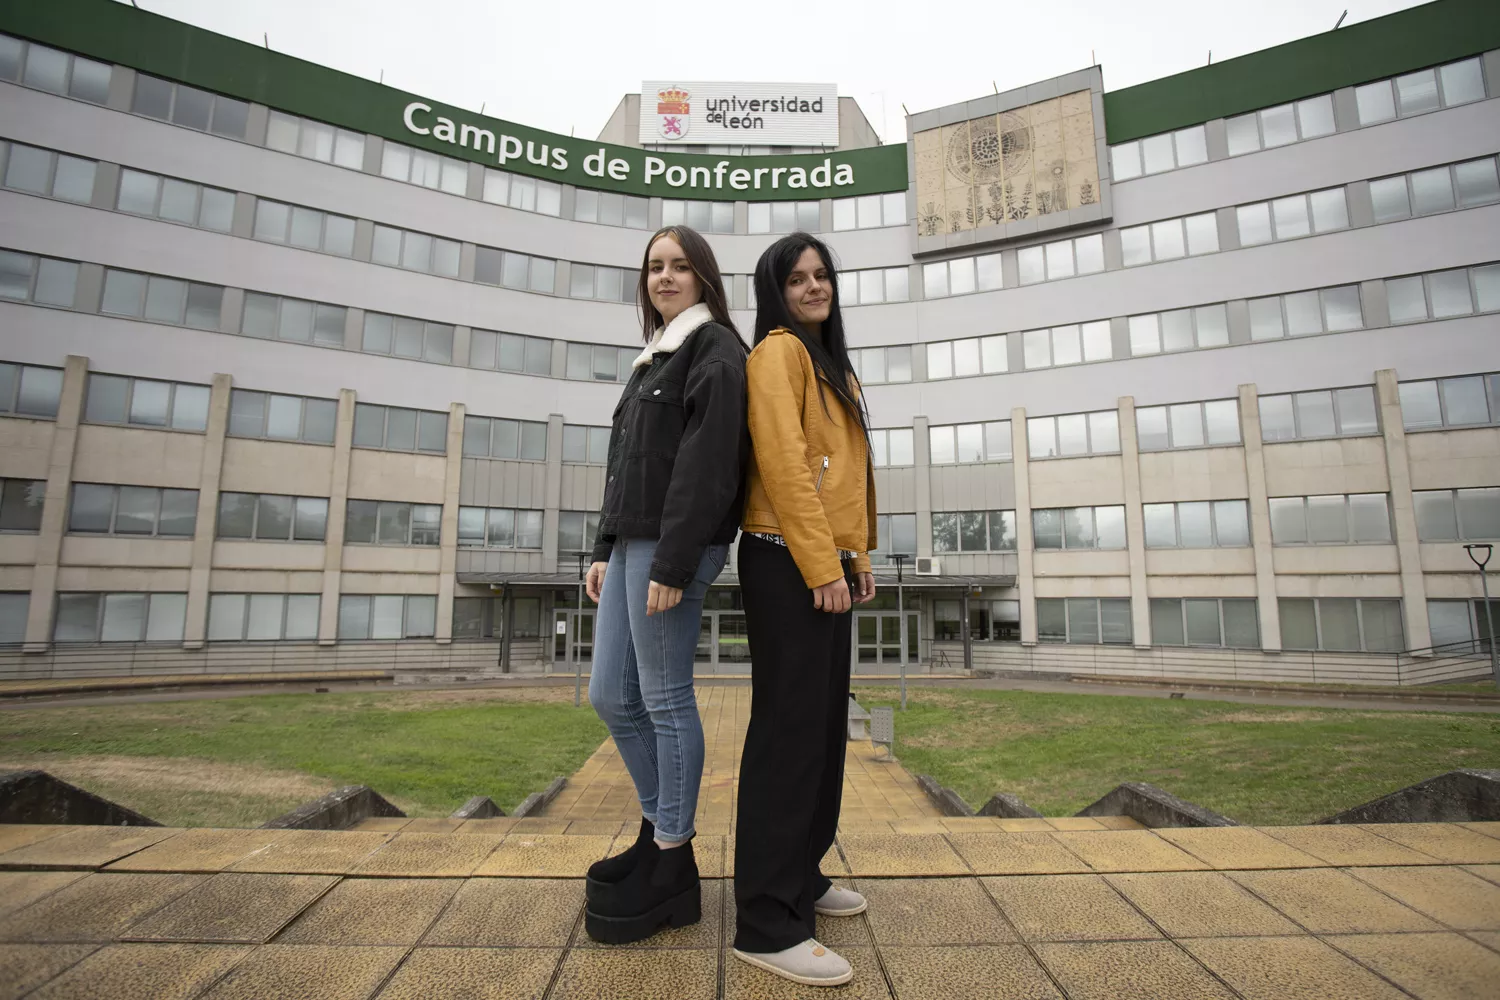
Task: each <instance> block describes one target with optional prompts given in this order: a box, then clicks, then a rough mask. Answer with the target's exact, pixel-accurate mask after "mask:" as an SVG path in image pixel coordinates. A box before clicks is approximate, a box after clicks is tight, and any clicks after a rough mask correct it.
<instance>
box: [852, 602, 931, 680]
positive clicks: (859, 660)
mask: <svg viewBox="0 0 1500 1000" xmlns="http://www.w3.org/2000/svg"><path fill="white" fill-rule="evenodd" d="M901 614H902V613H901V612H899V611H895V610H891V611H856V612H855V613H854V662H855V664H856V665H857V666H863V667H866V668H869V667H876V666H881V667H896V666H900V665H901V664H902V663H903V662H905V663H907V664H912V663H916V662H917V650H918V649H919V648H920V645H919V643H920V638H921V637H920V634H919V622H920V621H921V615H920V614H918V613H917V612H915V611H908V612H906V650H905V654H906V655H905V658H904V659H903V657H902V649H901Z"/></svg>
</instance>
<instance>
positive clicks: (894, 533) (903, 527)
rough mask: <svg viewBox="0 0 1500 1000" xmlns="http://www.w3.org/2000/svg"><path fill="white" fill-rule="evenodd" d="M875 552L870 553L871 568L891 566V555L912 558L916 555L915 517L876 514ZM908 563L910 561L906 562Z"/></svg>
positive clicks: (913, 515)
mask: <svg viewBox="0 0 1500 1000" xmlns="http://www.w3.org/2000/svg"><path fill="white" fill-rule="evenodd" d="M875 537H876V539H877V541H876V545H875V551H874V552H871V553H870V564H871V565H872V566H893V565H895V562H894V560H892V559H891V556H892V555H895V554H897V553H900V554H903V555H908V556H913V557H915V556H916V554H917V515H915V514H876V515H875ZM908 561H910V560H908Z"/></svg>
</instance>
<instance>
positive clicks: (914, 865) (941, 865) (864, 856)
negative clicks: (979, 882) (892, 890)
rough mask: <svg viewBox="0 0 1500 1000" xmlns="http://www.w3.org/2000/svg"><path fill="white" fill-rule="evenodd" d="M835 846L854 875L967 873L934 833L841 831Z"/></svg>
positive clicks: (941, 839) (949, 849)
mask: <svg viewBox="0 0 1500 1000" xmlns="http://www.w3.org/2000/svg"><path fill="white" fill-rule="evenodd" d="M839 845H840V846H841V847H842V848H843V850H844V858H845V859H846V860H847V861H848V862H849V869H850V874H852V875H854V876H855V877H856V878H858V877H860V876H864V875H913V876H915V875H968V874H970V872H969V867H968V866H967V865H966V864H964V861H963V859H962V858H960V857H959V856H958V855H957V854H955V853H954V851H953V848H952V847H950V846H949V844H948V841H947V840H946V839H945V838H944V837H942V836H940V835H938V834H900V833H849V834H843V833H841V834H840V835H839Z"/></svg>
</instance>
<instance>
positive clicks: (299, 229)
mask: <svg viewBox="0 0 1500 1000" xmlns="http://www.w3.org/2000/svg"><path fill="white" fill-rule="evenodd" d="M253 233H254V236H255V238H256V239H258V240H265V241H266V242H268V243H285V244H287V245H289V246H294V247H302V248H303V249H304V250H322V251H323V252H324V253H331V254H337V255H338V256H340V257H348V256H350V255H352V254H353V253H354V220H353V219H351V218H349V217H348V216H345V215H333V214H332V213H330V212H320V211H318V210H317V209H316V208H303V207H302V206H301V205H286V204H283V203H281V202H279V201H267V200H266V199H264V198H260V199H257V200H256V202H255V228H254V230H253Z"/></svg>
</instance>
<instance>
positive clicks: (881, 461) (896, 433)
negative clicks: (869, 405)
mask: <svg viewBox="0 0 1500 1000" xmlns="http://www.w3.org/2000/svg"><path fill="white" fill-rule="evenodd" d="M870 461H871V463H872V464H873V465H874V466H875V467H876V468H877V469H880V468H886V467H888V466H892V465H897V466H900V465H914V464H915V463H916V456H915V453H914V451H913V444H912V429H911V428H910V427H896V428H892V429H889V430H872V431H870Z"/></svg>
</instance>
